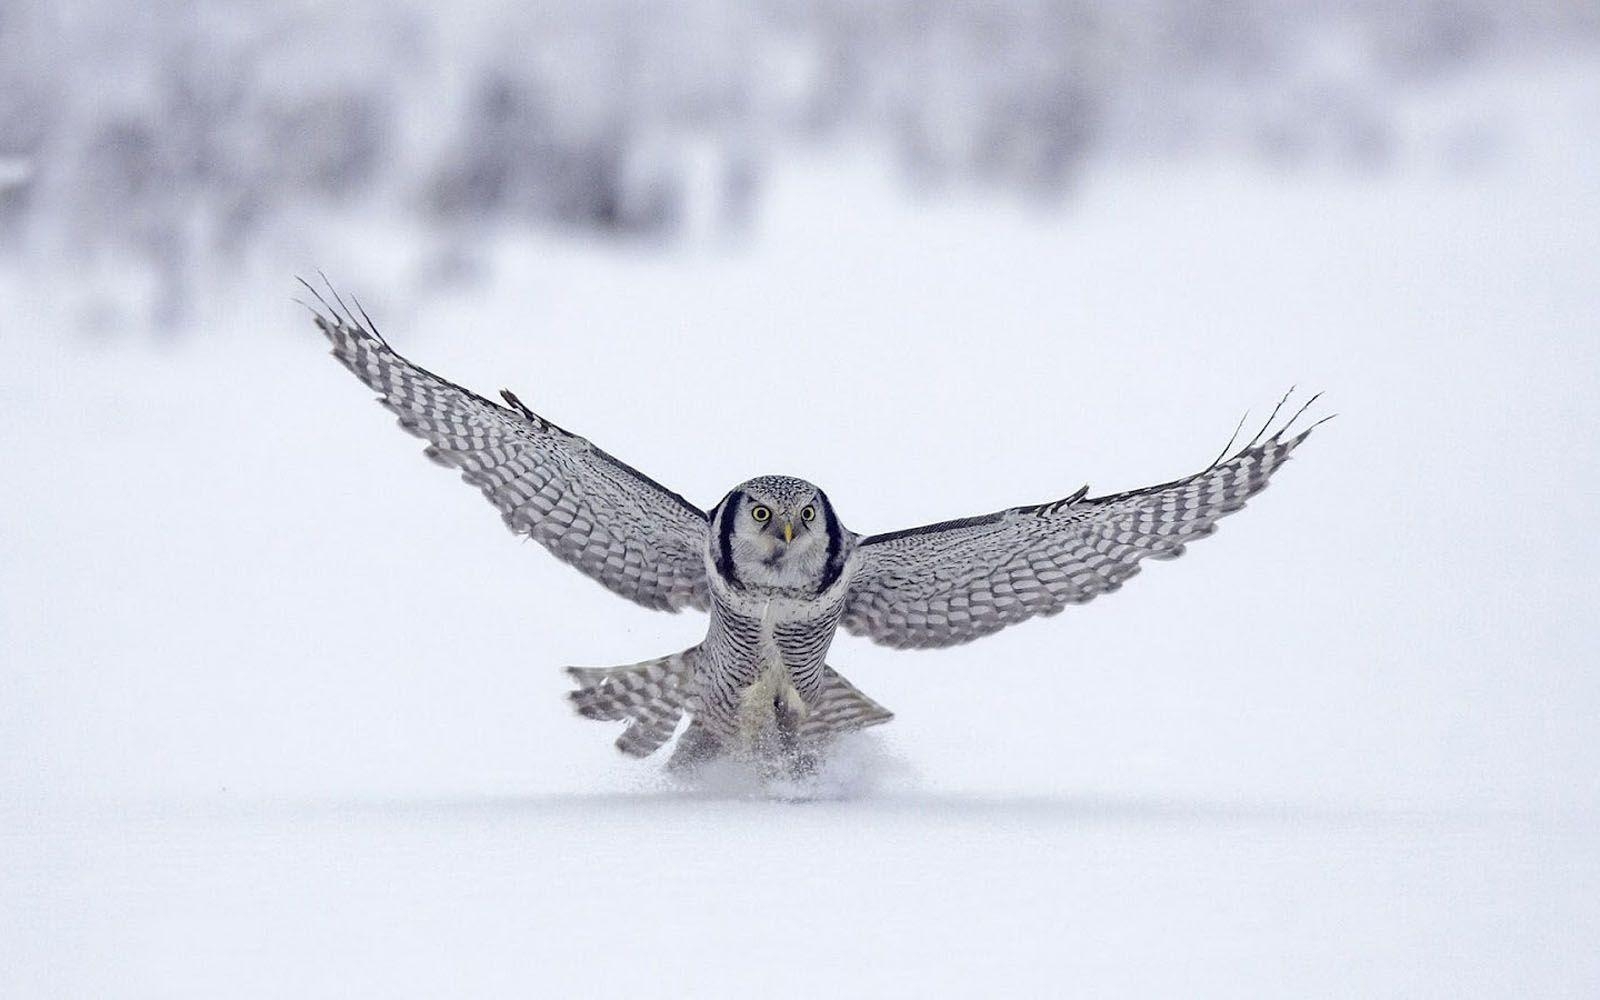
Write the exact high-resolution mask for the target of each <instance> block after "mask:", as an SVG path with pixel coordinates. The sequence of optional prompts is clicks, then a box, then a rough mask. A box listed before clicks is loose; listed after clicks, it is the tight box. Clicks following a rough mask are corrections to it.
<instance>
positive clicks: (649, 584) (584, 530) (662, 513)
mask: <svg viewBox="0 0 1600 1000" xmlns="http://www.w3.org/2000/svg"><path fill="white" fill-rule="evenodd" d="M307 287H308V288H309V287H310V286H309V285H308V286H307ZM312 294H316V292H315V290H313V292H312ZM334 299H335V302H339V299H338V297H337V296H335V297H334ZM318 301H319V302H321V303H322V306H323V308H322V309H321V310H313V311H314V312H315V313H316V324H317V326H318V328H320V329H321V330H322V332H323V334H325V335H326V336H327V338H328V342H329V343H330V344H332V346H333V356H334V357H336V358H338V359H339V361H340V362H341V363H342V364H343V365H344V366H345V367H346V368H348V369H350V371H351V372H353V373H354V374H355V376H356V377H357V378H359V379H360V380H361V381H362V382H364V383H366V384H367V386H368V387H369V388H371V389H372V390H374V391H375V392H377V393H378V399H379V402H381V403H382V404H383V405H384V406H385V407H387V408H388V409H389V410H390V411H391V412H393V413H394V414H395V415H396V416H397V417H399V420H400V426H401V427H403V428H405V429H406V430H407V431H409V432H411V433H412V434H414V435H416V436H417V437H419V438H422V439H423V440H424V441H426V442H428V444H427V447H426V448H425V449H424V450H425V452H426V454H427V455H428V457H430V458H432V459H433V460H434V461H436V462H438V463H439V464H441V465H444V466H446V467H448V468H452V469H456V470H458V471H460V473H461V478H462V479H464V480H465V481H466V482H468V483H470V484H472V485H473V486H476V487H477V488H478V489H479V490H481V491H482V492H483V495H484V496H485V497H486V498H488V500H489V502H490V503H491V504H493V505H494V507H495V508H496V509H497V510H499V511H500V514H501V517H502V518H503V519H504V521H505V523H506V525H507V526H508V527H510V528H511V530H512V531H515V532H517V533H518V534H525V535H528V536H529V537H531V538H533V539H534V540H535V541H537V542H538V543H539V544H541V545H543V546H544V547H545V548H547V549H549V550H550V551H551V552H553V553H555V555H556V556H558V557H559V558H560V559H562V560H563V561H565V562H567V563H570V564H571V565H573V566H575V567H577V568H578V569H579V570H581V571H582V572H584V573H585V574H587V575H588V576H590V577H592V578H593V579H595V580H597V581H599V582H600V583H601V584H603V585H604V586H605V587H607V588H608V589H610V590H611V591H613V592H615V593H617V594H620V595H621V596H623V597H626V598H628V599H629V600H631V601H634V602H636V603H638V604H642V605H644V606H645V607H648V608H657V609H661V610H667V611H678V610H681V609H682V608H685V607H693V608H698V609H700V610H702V611H703V610H706V609H707V607H708V606H709V586H708V584H707V581H706V573H705V566H704V562H703V555H702V553H703V551H704V545H705V533H706V515H705V512H703V511H701V510H700V509H699V508H698V507H695V506H694V505H693V504H691V503H689V502H688V501H687V500H685V499H683V498H682V497H681V496H679V495H678V494H676V493H673V492H672V491H671V490H668V489H667V488H666V487H664V486H662V485H661V484H659V483H657V482H655V481H654V480H652V479H650V478H649V477H647V476H645V475H644V474H643V473H640V472H639V471H638V470H636V469H634V468H632V467H631V466H628V465H626V464H624V463H623V462H620V461H618V460H617V459H615V458H613V457H611V456H610V455H608V454H606V453H605V452H604V451H602V450H600V449H599V448H597V447H595V446H594V445H592V444H590V443H589V442H588V441H586V440H584V439H583V438H581V437H578V436H577V435H575V434H571V433H569V432H567V431H565V430H562V429H561V428H560V427H557V426H556V425H555V424H553V423H551V422H550V421H548V420H545V419H544V418H543V417H540V416H539V415H538V414H536V413H534V412H533V411H532V410H529V409H528V408H527V407H525V406H523V405H522V403H521V401H520V400H518V399H517V397H516V396H514V395H512V394H511V393H510V391H505V392H503V393H502V395H503V397H504V398H505V401H506V403H507V404H508V405H505V406H502V405H499V404H497V403H493V402H490V401H489V400H487V399H484V398H483V397H482V396H479V395H477V394H475V393H472V392H469V391H468V390H466V389H463V388H461V387H460V386H458V385H455V384H453V383H451V382H448V381H446V380H444V379H442V378H440V377H438V376H437V375H434V374H432V373H431V372H428V371H426V370H424V369H422V368H420V367H418V366H416V365H414V364H412V363H411V362H409V361H407V360H406V359H405V358H403V357H401V356H400V355H399V354H397V353H395V352H394V350H392V349H391V348H390V347H389V345H388V343H387V342H386V341H385V340H384V339H383V338H382V337H381V336H380V335H379V334H378V332H377V330H376V328H375V327H374V326H373V325H372V322H371V320H369V319H367V318H366V314H365V313H364V312H363V313H361V318H360V319H357V318H356V316H355V314H354V313H352V312H351V311H350V310H349V309H337V308H332V307H329V306H328V305H327V303H326V302H325V301H324V300H322V298H321V296H318ZM342 304H343V303H342V302H341V303H340V305H342Z"/></svg>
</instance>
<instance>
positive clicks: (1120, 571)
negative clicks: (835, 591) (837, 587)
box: [840, 396, 1320, 649]
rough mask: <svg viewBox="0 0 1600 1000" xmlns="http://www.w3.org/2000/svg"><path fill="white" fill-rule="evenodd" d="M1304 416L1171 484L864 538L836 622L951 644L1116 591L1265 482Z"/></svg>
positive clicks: (879, 634) (1211, 526)
mask: <svg viewBox="0 0 1600 1000" xmlns="http://www.w3.org/2000/svg"><path fill="white" fill-rule="evenodd" d="M1284 399H1285V400H1287V399H1288V397H1287V396H1286V397H1284ZM1315 401H1316V397H1315V396H1313V397H1312V398H1311V400H1310V401H1308V402H1307V403H1306V406H1307V407H1308V406H1310V405H1311V402H1315ZM1282 406H1283V402H1280V403H1279V404H1278V407H1279V408H1281V407H1282ZM1304 412H1305V407H1302V408H1301V410H1300V413H1304ZM1277 413H1278V410H1277V409H1274V410H1273V416H1274V417H1275V416H1276V415H1277ZM1299 415H1300V414H1299V413H1296V414H1295V417H1294V418H1291V419H1290V420H1289V422H1288V423H1286V424H1285V425H1284V426H1283V427H1282V428H1280V429H1279V430H1277V431H1276V432H1274V433H1272V434H1271V435H1267V434H1266V432H1267V430H1268V429H1269V428H1270V427H1271V424H1272V418H1268V421H1267V426H1265V427H1263V428H1262V430H1261V433H1260V434H1257V435H1256V439H1255V440H1252V441H1251V442H1250V443H1249V444H1247V445H1245V446H1244V447H1243V448H1241V449H1240V450H1239V451H1238V452H1236V453H1233V454H1232V455H1231V456H1230V455H1229V454H1228V449H1224V452H1223V456H1222V457H1219V458H1218V460H1217V461H1216V462H1214V463H1212V465H1211V466H1210V467H1209V468H1207V469H1205V470H1204V471H1202V472H1198V473H1196V474H1195V475H1192V476H1187V477H1185V478H1183V479H1178V480H1174V481H1173V482H1170V483H1163V484H1161V485H1159V486H1151V487H1147V488H1145V489H1142V490H1133V491H1131V492H1128V493H1118V494H1115V495H1113V496H1104V497H1087V496H1086V494H1087V493H1088V487H1084V488H1083V489H1081V490H1079V491H1078V492H1077V493H1074V494H1073V495H1072V496H1070V497H1067V498H1065V499H1062V500H1057V501H1055V502H1053V503H1047V504H1039V505H1036V506H1032V507H1013V508H1011V509H1010V510H1003V511H999V512H997V513H994V514H986V515H984V516H982V517H972V518H966V519H963V520H959V521H945V522H943V523H940V524H930V525H927V526H925V527H921V528H911V529H909V530H906V531H896V532H892V533H890V534H886V535H872V536H869V537H867V538H863V539H862V540H861V543H860V546H859V548H858V549H857V553H858V558H859V559H860V565H859V568H858V569H857V571H856V575H855V578H854V580H853V581H852V582H851V587H850V594H849V597H848V598H847V599H846V604H845V609H844V617H843V619H842V620H841V622H840V624H842V625H843V626H844V627H845V628H846V629H847V630H849V631H850V632H853V633H855V634H856V635H864V636H867V637H868V638H871V639H872V640H873V641H875V642H878V643H882V644H883V645H886V646H897V647H901V648H908V649H909V648H926V647H934V646H953V645H956V644H958V643H963V642H969V641H971V640H973V639H976V638H978V637H979V636H984V635H989V634H990V633H992V632H998V631H1000V630H1001V629H1003V628H1005V627H1006V626H1007V625H1014V624H1016V623H1017V622H1020V621H1024V620H1026V619H1028V618H1032V617H1034V616H1035V615H1053V614H1055V613H1057V612H1059V611H1060V610H1061V609H1062V608H1064V607H1066V606H1067V605H1068V604H1082V603H1084V602H1086V601H1089V600H1092V599H1094V598H1095V597H1097V596H1099V595H1100V594H1105V593H1109V592H1111V591H1113V590H1116V589H1117V588H1118V587H1120V586H1122V582H1123V581H1124V580H1126V579H1128V577H1130V576H1132V575H1134V574H1135V573H1137V572H1138V571H1139V562H1140V560H1142V559H1145V558H1151V559H1172V558H1176V557H1177V556H1179V555H1182V554H1183V550H1184V546H1185V544H1186V543H1188V542H1190V541H1192V540H1193V539H1196V538H1201V537H1204V536H1205V535H1209V534H1211V532H1212V531H1214V530H1216V522H1217V519H1218V518H1221V517H1222V516H1223V515H1225V514H1230V513H1232V512H1234V511H1236V510H1238V509H1239V508H1241V507H1243V506H1244V503H1245V501H1246V500H1247V499H1249V498H1250V497H1252V496H1254V495H1255V494H1256V493H1259V492H1260V491H1261V490H1262V489H1264V488H1265V487H1266V485H1267V480H1268V478H1270V477H1271V475H1272V473H1273V472H1275V471H1276V470H1277V469H1278V467H1279V466H1280V465H1282V464H1283V463H1284V461H1285V460H1287V459H1288V457H1289V454H1290V452H1292V451H1294V449H1295V448H1296V447H1298V446H1299V444H1300V442H1302V441H1304V440H1305V439H1306V437H1307V436H1308V435H1309V434H1310V433H1311V431H1312V430H1313V429H1314V428H1315V427H1316V426H1317V425H1316V424H1313V425H1312V426H1311V427H1309V428H1307V429H1306V430H1304V431H1302V432H1300V433H1299V434H1297V435H1295V436H1293V437H1290V436H1289V435H1288V433H1287V432H1288V431H1289V429H1290V427H1292V426H1293V424H1294V422H1295V418H1298V417H1299ZM1319 423H1320V421H1319ZM1231 447H1232V442H1229V448H1231Z"/></svg>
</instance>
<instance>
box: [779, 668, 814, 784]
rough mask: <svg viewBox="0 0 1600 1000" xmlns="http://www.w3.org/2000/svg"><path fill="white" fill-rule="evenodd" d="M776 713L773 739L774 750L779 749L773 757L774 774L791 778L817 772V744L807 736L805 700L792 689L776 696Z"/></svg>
mask: <svg viewBox="0 0 1600 1000" xmlns="http://www.w3.org/2000/svg"><path fill="white" fill-rule="evenodd" d="M772 714H773V719H774V720H775V722H776V723H777V724H776V726H775V727H774V728H775V733H774V737H775V738H774V740H773V743H774V746H773V750H775V751H776V752H775V753H774V754H772V755H771V756H770V757H769V763H770V765H772V766H771V767H770V768H769V770H770V771H771V772H773V773H772V776H773V777H776V776H777V775H778V774H784V775H785V776H787V777H790V778H803V777H805V776H807V775H809V774H812V773H813V772H815V771H816V769H817V751H816V747H815V746H813V745H812V741H810V740H808V739H806V738H805V733H804V730H803V728H802V727H803V724H804V723H805V720H806V706H805V702H803V701H801V700H800V698H799V695H797V694H794V692H793V689H790V690H789V691H787V692H783V693H780V694H779V695H778V696H777V698H775V699H774V700H773V703H772Z"/></svg>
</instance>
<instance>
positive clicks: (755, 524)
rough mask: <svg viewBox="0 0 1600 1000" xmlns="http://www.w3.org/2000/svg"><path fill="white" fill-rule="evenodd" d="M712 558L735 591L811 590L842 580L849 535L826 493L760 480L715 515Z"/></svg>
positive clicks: (793, 482)
mask: <svg viewBox="0 0 1600 1000" xmlns="http://www.w3.org/2000/svg"><path fill="white" fill-rule="evenodd" d="M711 528H712V530H711V547H712V551H711V556H712V559H713V560H714V562H715V563H716V567H717V570H718V572H719V574H720V575H721V576H722V578H723V579H724V580H727V581H728V582H730V583H731V584H733V585H734V586H736V587H752V586H754V587H773V588H779V589H784V590H799V589H809V590H813V591H815V592H817V593H821V592H822V591H824V590H826V589H827V588H828V587H829V586H831V585H832V583H833V581H834V580H837V579H838V577H839V571H840V569H841V568H842V566H843V562H844V558H845V557H846V556H847V555H848V553H847V552H846V551H845V546H846V542H847V536H848V533H847V532H846V531H845V529H844V526H843V525H841V524H840V523H839V519H838V518H837V517H836V516H835V515H834V513H833V505H832V504H830V503H829V502H828V497H827V495H826V494H824V493H823V492H822V491H821V490H819V489H817V488H816V487H815V486H812V485H811V484H810V483H808V482H806V481H805V480H804V479H795V478H794V477H793V476H758V477H757V478H755V479H752V480H750V481H749V482H746V483H741V484H740V485H739V486H737V487H735V488H734V489H733V490H732V491H731V492H730V493H729V494H728V495H727V496H726V497H724V498H723V499H722V502H721V503H720V504H718V505H717V507H716V509H715V510H714V511H713V512H712V515H711Z"/></svg>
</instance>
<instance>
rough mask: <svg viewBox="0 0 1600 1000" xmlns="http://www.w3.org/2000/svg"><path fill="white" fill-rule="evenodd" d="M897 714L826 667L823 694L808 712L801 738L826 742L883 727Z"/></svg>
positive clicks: (823, 673)
mask: <svg viewBox="0 0 1600 1000" xmlns="http://www.w3.org/2000/svg"><path fill="white" fill-rule="evenodd" d="M892 718H894V713H893V712H891V711H889V710H888V709H887V708H884V707H883V706H882V705H880V704H878V703H877V702H875V701H873V700H872V699H871V698H868V697H867V696H866V695H864V694H862V693H861V692H860V691H859V690H858V689H857V688H856V686H855V685H854V684H851V683H850V682H849V681H847V680H845V679H844V678H843V677H841V676H840V675H839V672H838V671H836V670H834V669H833V668H832V667H828V666H824V667H823V668H822V693H821V694H820V695H818V696H817V699H816V702H815V703H814V704H812V705H811V706H810V711H808V712H807V713H806V718H805V722H803V723H801V725H800V735H801V736H802V737H803V738H804V739H807V740H826V739H828V738H829V737H830V736H837V735H839V734H840V733H848V732H851V731H853V730H856V729H866V728H867V727H868V726H881V725H883V724H884V723H885V722H888V721H889V720H890V719H892Z"/></svg>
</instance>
